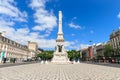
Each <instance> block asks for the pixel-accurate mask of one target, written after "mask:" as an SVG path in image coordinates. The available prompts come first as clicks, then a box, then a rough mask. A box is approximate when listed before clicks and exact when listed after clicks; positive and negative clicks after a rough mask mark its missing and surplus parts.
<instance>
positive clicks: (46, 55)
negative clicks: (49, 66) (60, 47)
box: [37, 51, 53, 60]
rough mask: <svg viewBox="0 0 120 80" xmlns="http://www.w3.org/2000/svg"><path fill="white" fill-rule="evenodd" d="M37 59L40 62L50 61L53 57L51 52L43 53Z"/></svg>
mask: <svg viewBox="0 0 120 80" xmlns="http://www.w3.org/2000/svg"><path fill="white" fill-rule="evenodd" d="M37 57H40V58H41V59H42V60H51V59H52V57H53V51H43V52H42V53H39V54H38V55H37Z"/></svg>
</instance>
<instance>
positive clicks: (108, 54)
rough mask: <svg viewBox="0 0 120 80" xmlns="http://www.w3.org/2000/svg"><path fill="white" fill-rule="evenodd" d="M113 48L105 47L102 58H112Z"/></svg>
mask: <svg viewBox="0 0 120 80" xmlns="http://www.w3.org/2000/svg"><path fill="white" fill-rule="evenodd" d="M113 51H114V50H113V47H112V46H110V45H109V44H108V45H106V46H105V51H104V56H105V57H106V58H108V57H112V56H113Z"/></svg>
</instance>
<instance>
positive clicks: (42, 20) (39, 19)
mask: <svg viewBox="0 0 120 80" xmlns="http://www.w3.org/2000/svg"><path fill="white" fill-rule="evenodd" d="M47 1H48V0H31V4H30V5H29V6H30V7H31V8H32V9H33V10H34V11H35V14H34V18H35V23H37V25H36V26H34V27H33V30H39V31H45V30H49V31H52V29H53V28H54V27H55V26H56V25H57V18H56V16H55V15H54V14H53V11H52V10H51V11H48V10H46V9H45V3H46V2H47Z"/></svg>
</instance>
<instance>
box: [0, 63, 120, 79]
mask: <svg viewBox="0 0 120 80" xmlns="http://www.w3.org/2000/svg"><path fill="white" fill-rule="evenodd" d="M0 80H120V68H115V67H107V66H99V65H92V64H85V63H80V64H66V65H57V64H40V63H36V64H28V65H20V66H12V67H5V68H0Z"/></svg>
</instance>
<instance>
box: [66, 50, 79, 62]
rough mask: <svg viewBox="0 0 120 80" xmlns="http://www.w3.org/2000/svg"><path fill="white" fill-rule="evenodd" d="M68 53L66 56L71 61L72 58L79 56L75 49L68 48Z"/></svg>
mask: <svg viewBox="0 0 120 80" xmlns="http://www.w3.org/2000/svg"><path fill="white" fill-rule="evenodd" d="M67 53H68V58H69V59H70V60H71V61H72V60H74V59H78V58H80V53H79V52H78V51H76V50H70V51H68V52H67Z"/></svg>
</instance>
